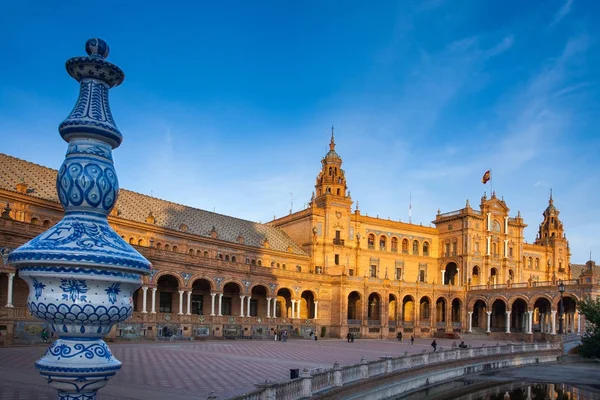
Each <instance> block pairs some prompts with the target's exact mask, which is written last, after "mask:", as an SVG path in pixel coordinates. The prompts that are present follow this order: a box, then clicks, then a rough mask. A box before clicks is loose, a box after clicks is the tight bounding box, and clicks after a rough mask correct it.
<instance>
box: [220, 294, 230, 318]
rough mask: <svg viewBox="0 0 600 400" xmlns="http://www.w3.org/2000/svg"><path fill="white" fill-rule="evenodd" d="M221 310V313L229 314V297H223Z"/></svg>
mask: <svg viewBox="0 0 600 400" xmlns="http://www.w3.org/2000/svg"><path fill="white" fill-rule="evenodd" d="M221 311H222V314H223V315H231V297H223V303H222V308H221Z"/></svg>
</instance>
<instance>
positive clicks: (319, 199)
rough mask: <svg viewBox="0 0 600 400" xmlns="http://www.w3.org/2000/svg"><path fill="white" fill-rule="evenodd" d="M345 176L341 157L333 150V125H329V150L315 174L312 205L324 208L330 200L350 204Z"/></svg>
mask: <svg viewBox="0 0 600 400" xmlns="http://www.w3.org/2000/svg"><path fill="white" fill-rule="evenodd" d="M347 189H348V186H347V185H346V176H345V174H344V170H343V169H342V158H341V157H340V156H339V155H338V153H336V151H335V138H334V132H333V127H331V140H330V142H329V152H328V153H327V154H326V155H325V157H323V159H322V160H321V171H320V172H319V175H318V176H317V181H316V184H315V193H313V198H312V199H311V205H312V206H313V207H314V206H316V207H319V208H325V207H326V204H327V203H328V202H330V201H335V202H336V203H338V204H340V203H342V204H345V203H347V205H348V207H350V206H351V204H352V200H351V198H350V192H348V191H347Z"/></svg>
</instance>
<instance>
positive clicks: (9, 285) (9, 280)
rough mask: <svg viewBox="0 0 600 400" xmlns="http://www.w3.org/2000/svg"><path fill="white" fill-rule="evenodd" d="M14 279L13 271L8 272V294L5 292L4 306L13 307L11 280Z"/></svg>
mask: <svg viewBox="0 0 600 400" xmlns="http://www.w3.org/2000/svg"><path fill="white" fill-rule="evenodd" d="M14 279H15V274H14V273H12V272H11V273H10V274H8V294H7V300H6V306H5V307H10V308H12V307H14V306H13V303H12V300H13V280H14Z"/></svg>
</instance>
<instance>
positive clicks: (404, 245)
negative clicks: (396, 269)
mask: <svg viewBox="0 0 600 400" xmlns="http://www.w3.org/2000/svg"><path fill="white" fill-rule="evenodd" d="M402 254H408V239H402Z"/></svg>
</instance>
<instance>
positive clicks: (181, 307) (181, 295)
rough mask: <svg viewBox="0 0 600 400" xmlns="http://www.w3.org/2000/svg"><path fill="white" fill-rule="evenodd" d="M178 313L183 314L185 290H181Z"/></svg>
mask: <svg viewBox="0 0 600 400" xmlns="http://www.w3.org/2000/svg"><path fill="white" fill-rule="evenodd" d="M177 315H183V290H180V291H179V312H178V313H177Z"/></svg>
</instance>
